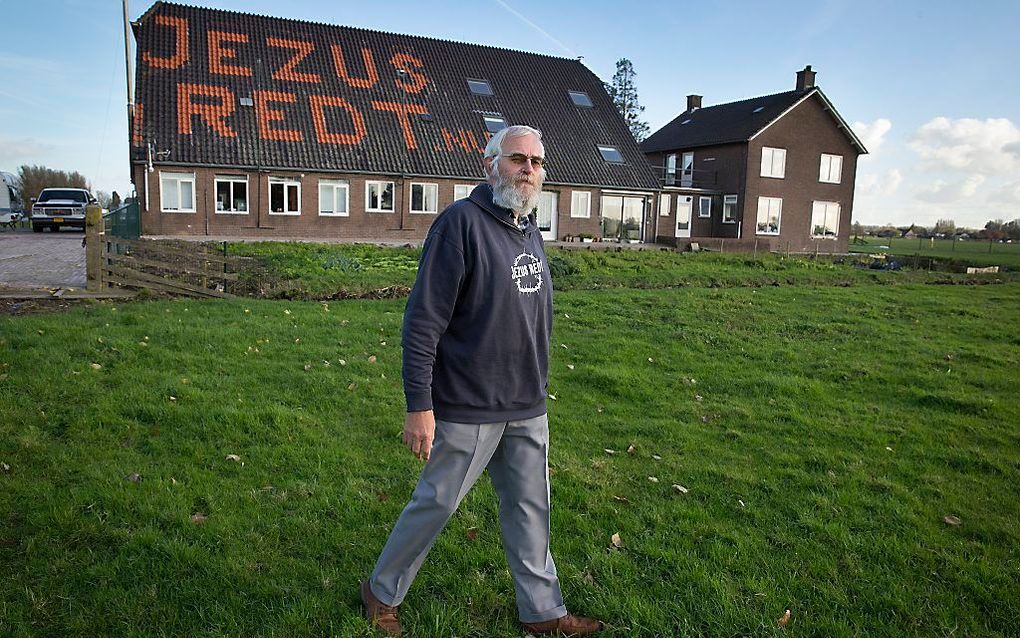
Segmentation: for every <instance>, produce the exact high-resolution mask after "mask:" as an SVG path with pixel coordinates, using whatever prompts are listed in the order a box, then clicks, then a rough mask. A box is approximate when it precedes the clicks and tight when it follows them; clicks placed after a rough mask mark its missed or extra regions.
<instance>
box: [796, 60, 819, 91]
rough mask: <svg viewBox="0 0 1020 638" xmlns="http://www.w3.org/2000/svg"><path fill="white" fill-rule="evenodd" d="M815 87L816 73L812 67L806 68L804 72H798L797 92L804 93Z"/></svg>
mask: <svg viewBox="0 0 1020 638" xmlns="http://www.w3.org/2000/svg"><path fill="white" fill-rule="evenodd" d="M814 86H815V72H814V71H812V70H811V65H810V64H809V65H807V66H806V67H804V70H803V71H797V90H798V91H803V90H805V89H810V88H813V87H814Z"/></svg>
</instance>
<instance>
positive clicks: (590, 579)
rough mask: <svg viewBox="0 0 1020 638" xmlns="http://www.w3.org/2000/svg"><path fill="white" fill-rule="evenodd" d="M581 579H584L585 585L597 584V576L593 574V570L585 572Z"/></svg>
mask: <svg viewBox="0 0 1020 638" xmlns="http://www.w3.org/2000/svg"><path fill="white" fill-rule="evenodd" d="M581 580H582V581H584V584H585V585H594V584H595V577H594V576H592V575H591V572H585V573H584V575H583V576H581Z"/></svg>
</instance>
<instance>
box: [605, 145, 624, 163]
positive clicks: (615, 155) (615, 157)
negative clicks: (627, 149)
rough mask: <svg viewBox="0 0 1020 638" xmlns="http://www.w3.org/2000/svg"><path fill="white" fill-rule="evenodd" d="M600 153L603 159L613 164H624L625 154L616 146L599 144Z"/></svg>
mask: <svg viewBox="0 0 1020 638" xmlns="http://www.w3.org/2000/svg"><path fill="white" fill-rule="evenodd" d="M599 153H602V159H604V160H606V161H607V162H611V163H613V164H623V155H621V154H620V150H619V149H618V148H616V147H615V146H599Z"/></svg>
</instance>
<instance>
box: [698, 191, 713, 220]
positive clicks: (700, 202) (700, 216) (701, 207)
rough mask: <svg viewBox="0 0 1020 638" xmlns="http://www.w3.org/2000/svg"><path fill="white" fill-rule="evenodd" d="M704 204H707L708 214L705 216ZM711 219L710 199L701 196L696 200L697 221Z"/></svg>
mask: <svg viewBox="0 0 1020 638" xmlns="http://www.w3.org/2000/svg"><path fill="white" fill-rule="evenodd" d="M705 202H708V214H707V215H706V214H705V206H704V204H705ZM711 218H712V198H711V197H706V196H705V195H702V196H701V197H699V198H698V219H711Z"/></svg>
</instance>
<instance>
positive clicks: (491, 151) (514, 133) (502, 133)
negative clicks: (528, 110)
mask: <svg viewBox="0 0 1020 638" xmlns="http://www.w3.org/2000/svg"><path fill="white" fill-rule="evenodd" d="M524 135H534V136H535V137H537V138H538V141H539V143H541V142H542V131H540V130H538V129H537V128H531V127H530V126H524V125H523V124H514V125H513V126H508V127H506V128H502V129H499V130H498V131H497V132H496V134H495V135H493V136H492V137H490V138H489V143H488V144H486V145H485V155H484V156H483V157H498V156H500V155H502V154H503V140H504V139H506V138H508V137H521V136H524ZM542 147H543V148H545V145H544V144H543V145H542Z"/></svg>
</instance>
